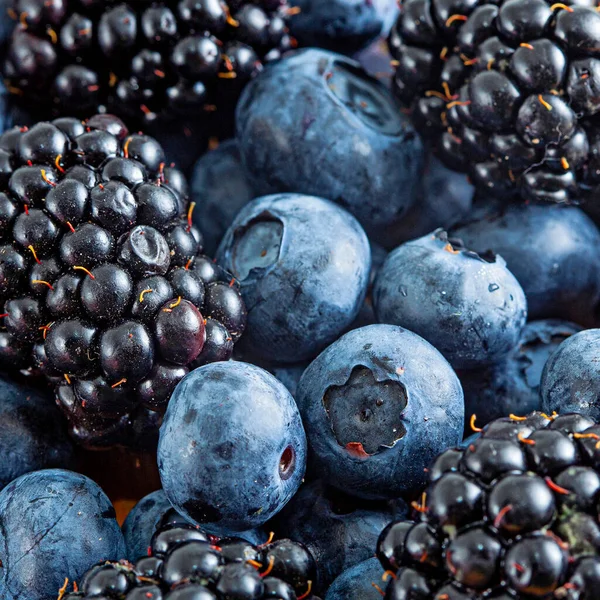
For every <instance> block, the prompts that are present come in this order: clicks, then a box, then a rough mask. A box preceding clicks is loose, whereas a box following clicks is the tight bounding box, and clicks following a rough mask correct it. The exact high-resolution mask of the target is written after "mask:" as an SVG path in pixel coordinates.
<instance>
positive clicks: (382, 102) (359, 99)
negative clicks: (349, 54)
mask: <svg viewBox="0 0 600 600" xmlns="http://www.w3.org/2000/svg"><path fill="white" fill-rule="evenodd" d="M325 80H326V82H327V87H328V89H329V91H330V92H331V93H332V94H333V95H334V96H335V97H336V98H337V99H338V100H340V101H341V102H342V103H343V104H344V105H345V106H346V108H347V109H348V110H349V111H350V112H352V113H353V114H354V115H356V116H357V117H358V118H359V119H361V121H362V122H363V123H364V124H365V125H367V126H368V127H371V128H372V129H375V130H376V131H379V132H380V133H385V134H386V135H400V133H401V132H402V128H403V122H402V120H401V119H400V116H399V115H400V113H399V112H398V107H397V106H396V104H395V103H394V102H392V101H391V97H390V96H389V95H388V94H387V90H386V92H385V93H384V92H383V90H384V88H381V89H379V88H378V87H376V86H374V85H373V80H372V79H371V78H370V77H367V76H366V73H365V72H364V71H363V70H362V69H359V68H356V67H355V66H353V65H352V63H349V62H341V61H339V60H337V61H334V62H333V66H332V69H331V71H328V72H327V73H326V74H325Z"/></svg>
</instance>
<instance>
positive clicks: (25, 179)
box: [0, 115, 246, 446]
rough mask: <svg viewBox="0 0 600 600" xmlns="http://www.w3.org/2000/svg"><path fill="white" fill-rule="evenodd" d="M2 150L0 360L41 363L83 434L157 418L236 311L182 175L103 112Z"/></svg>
mask: <svg viewBox="0 0 600 600" xmlns="http://www.w3.org/2000/svg"><path fill="white" fill-rule="evenodd" d="M0 155H4V156H6V162H5V163H4V164H5V168H4V169H3V170H2V171H1V172H0V221H1V222H2V227H1V229H0V309H1V313H2V319H1V320H0V325H1V330H0V365H2V366H3V367H7V368H12V369H14V368H15V367H16V368H21V369H26V370H29V371H30V372H31V373H41V374H43V375H45V376H46V377H47V379H48V380H49V381H50V382H51V383H52V384H53V385H54V387H55V390H56V399H57V403H58V405H59V406H60V408H61V409H62V410H63V412H64V413H65V414H66V415H67V417H68V419H69V421H70V424H71V429H72V432H73V435H74V436H75V437H76V438H77V439H78V440H79V441H80V442H81V443H82V444H84V445H88V446H104V445H112V444H116V443H127V442H128V441H129V440H131V439H133V438H135V435H134V433H135V432H136V431H144V432H146V433H148V432H149V431H156V429H157V426H158V424H159V423H160V415H161V414H162V413H163V412H164V411H165V409H166V406H167V403H168V400H169V397H170V394H171V392H172V391H173V389H174V387H175V386H176V384H177V383H178V382H179V380H180V379H181V378H182V377H184V376H185V374H186V373H187V372H188V371H189V370H190V369H192V368H195V367H196V366H200V365H203V364H206V363H207V362H212V361H214V360H227V359H228V358H229V357H230V355H231V353H232V350H233V344H234V342H235V341H236V340H237V339H238V338H239V336H240V335H241V333H242V331H243V329H244V326H245V318H246V312H245V308H244V305H243V302H242V300H241V296H240V294H239V292H238V289H237V285H236V284H235V281H234V280H233V278H232V277H231V276H230V275H229V274H227V273H226V272H224V271H223V270H221V269H220V268H219V266H218V265H216V264H215V263H214V262H212V260H211V259H209V258H208V257H206V256H204V255H203V254H202V253H201V252H202V238H201V235H200V234H199V232H198V230H197V229H196V227H194V226H193V225H192V223H191V211H192V210H193V205H189V204H188V200H187V189H186V187H185V179H183V178H182V176H181V174H180V173H179V172H178V171H177V170H176V169H174V168H173V167H172V166H165V158H164V154H163V151H162V148H161V147H160V145H159V144H158V143H157V142H156V141H155V140H154V139H153V138H151V137H149V136H146V135H144V134H129V133H128V131H127V129H126V127H125V125H124V124H123V123H122V122H121V121H120V120H119V119H118V118H117V117H113V116H110V115H98V116H96V117H92V118H91V119H89V120H88V121H84V122H82V121H79V120H77V119H74V118H68V119H67V118H61V119H57V120H55V121H53V122H51V123H49V122H41V123H38V124H36V125H34V126H33V127H32V128H31V129H27V128H21V129H18V128H13V129H11V130H9V131H7V132H6V133H4V134H3V135H2V136H0ZM157 413H158V414H157Z"/></svg>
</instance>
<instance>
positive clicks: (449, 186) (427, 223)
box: [386, 153, 475, 246]
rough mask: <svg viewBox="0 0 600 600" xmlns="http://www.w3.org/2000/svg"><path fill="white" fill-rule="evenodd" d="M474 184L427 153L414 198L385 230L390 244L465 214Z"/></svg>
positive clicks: (447, 224)
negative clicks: (394, 222) (407, 208)
mask: <svg viewBox="0 0 600 600" xmlns="http://www.w3.org/2000/svg"><path fill="white" fill-rule="evenodd" d="M474 191H475V190H474V188H473V186H472V185H471V184H470V183H469V181H468V179H467V176H466V175H465V174H464V173H457V172H456V171H451V170H450V169H448V167H446V166H445V165H444V164H443V163H442V162H441V161H440V160H439V159H438V158H436V157H435V156H434V155H433V154H431V153H430V154H428V155H427V161H426V164H425V172H424V174H423V179H422V181H421V184H420V187H419V192H418V196H417V201H416V202H415V204H414V205H413V206H412V207H411V208H410V209H409V210H408V212H407V213H406V214H405V216H404V219H402V221H401V222H400V223H398V224H397V225H395V226H394V227H390V228H389V231H387V232H386V239H387V240H388V241H389V243H393V245H394V246H397V245H398V244H401V243H402V242H406V241H408V240H414V239H416V238H419V237H422V236H424V235H426V234H428V233H430V232H432V231H434V230H435V229H437V228H439V227H442V228H443V229H448V228H449V227H452V226H454V225H456V223H458V222H459V221H461V220H464V219H465V218H468V216H469V214H470V212H471V208H472V205H473V195H474Z"/></svg>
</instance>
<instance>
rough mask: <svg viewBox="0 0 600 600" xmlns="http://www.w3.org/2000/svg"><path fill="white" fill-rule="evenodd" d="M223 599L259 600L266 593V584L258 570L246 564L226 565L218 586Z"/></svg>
mask: <svg viewBox="0 0 600 600" xmlns="http://www.w3.org/2000/svg"><path fill="white" fill-rule="evenodd" d="M216 590H217V592H219V593H220V594H222V595H223V597H225V598H228V597H232V598H239V599H240V600H258V599H259V598H261V596H262V595H263V592H264V584H263V582H262V579H261V578H260V575H259V574H258V573H257V572H256V569H254V568H253V567H251V566H250V565H246V564H244V563H231V564H229V565H225V566H224V567H223V570H222V572H221V576H220V577H219V581H218V583H217V585H216Z"/></svg>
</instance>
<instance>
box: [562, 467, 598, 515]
mask: <svg viewBox="0 0 600 600" xmlns="http://www.w3.org/2000/svg"><path fill="white" fill-rule="evenodd" d="M554 482H555V483H556V485H557V486H559V487H560V488H562V491H561V492H559V493H558V494H557V499H558V501H559V502H561V503H565V504H567V505H570V506H576V507H577V508H578V509H579V510H582V511H590V510H594V509H595V507H596V503H597V501H598V495H599V492H600V476H599V475H598V473H597V472H596V471H595V470H594V469H592V468H590V467H582V466H570V467H567V468H566V469H565V470H564V471H563V472H562V473H560V474H559V475H557V476H556V477H555V479H554ZM565 491H566V493H565Z"/></svg>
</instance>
